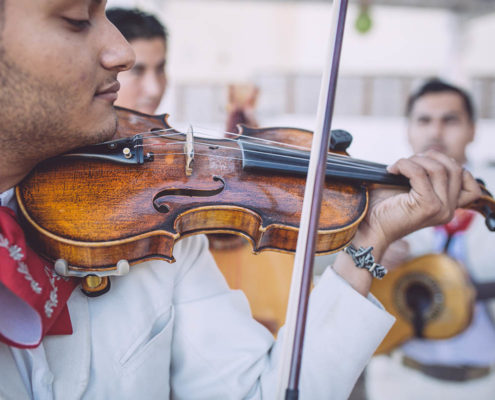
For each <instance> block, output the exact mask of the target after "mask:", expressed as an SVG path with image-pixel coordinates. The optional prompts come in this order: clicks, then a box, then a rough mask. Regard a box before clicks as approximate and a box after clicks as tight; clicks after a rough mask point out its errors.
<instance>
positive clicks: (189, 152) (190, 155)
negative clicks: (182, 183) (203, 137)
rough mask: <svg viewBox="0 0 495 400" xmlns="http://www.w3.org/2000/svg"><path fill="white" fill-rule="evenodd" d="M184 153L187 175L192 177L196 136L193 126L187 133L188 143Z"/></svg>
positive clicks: (185, 145)
mask: <svg viewBox="0 0 495 400" xmlns="http://www.w3.org/2000/svg"><path fill="white" fill-rule="evenodd" d="M184 153H185V154H186V175H187V176H191V175H192V164H193V161H194V135H193V128H192V126H190V127H189V129H188V131H187V132H186V143H185V144H184Z"/></svg>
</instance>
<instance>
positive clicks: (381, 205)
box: [334, 151, 481, 295]
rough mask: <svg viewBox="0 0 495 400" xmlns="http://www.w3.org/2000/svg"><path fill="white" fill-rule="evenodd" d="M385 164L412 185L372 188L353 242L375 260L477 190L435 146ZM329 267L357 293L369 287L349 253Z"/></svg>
mask: <svg viewBox="0 0 495 400" xmlns="http://www.w3.org/2000/svg"><path fill="white" fill-rule="evenodd" d="M388 170H389V172H391V173H394V174H402V175H404V176H406V177H407V178H409V181H410V184H411V189H410V190H409V191H408V192H404V191H399V190H397V189H388V188H379V189H375V190H373V191H372V192H371V198H370V206H369V210H368V214H367V216H366V218H365V219H364V220H363V222H362V223H361V224H360V226H359V229H358V232H357V234H356V236H355V237H354V239H353V241H352V243H353V245H354V247H356V248H358V247H360V246H363V247H368V246H373V248H374V250H373V255H374V257H375V261H376V262H379V261H380V260H381V257H382V255H383V252H384V251H385V249H386V248H387V247H388V245H389V244H390V243H392V242H393V241H395V240H398V239H400V238H401V237H403V236H405V235H407V234H409V233H411V232H414V231H416V230H419V229H421V228H424V227H427V226H434V225H440V224H444V223H446V222H448V221H450V220H451V219H452V217H453V215H454V210H455V209H456V208H460V207H463V206H465V205H467V204H469V203H470V202H472V201H474V200H476V199H477V198H479V197H480V196H481V191H480V188H479V185H478V184H477V182H476V181H475V180H474V178H473V177H472V175H471V174H470V173H469V172H467V171H466V170H464V169H462V167H461V166H459V164H457V163H456V162H455V161H454V160H452V159H451V158H449V157H447V156H445V155H444V154H441V153H438V152H435V151H428V152H427V153H424V154H419V155H414V156H412V157H410V158H408V159H401V160H399V161H397V162H396V163H395V164H393V165H391V166H390V167H389V168H388ZM351 266H352V268H350V267H351ZM385 267H386V266H385ZM334 269H335V270H336V271H337V273H339V274H340V275H341V276H343V277H344V279H346V280H348V281H349V283H350V284H351V285H352V286H353V287H354V288H355V289H356V290H358V291H359V292H360V293H362V294H364V295H366V294H367V293H368V291H369V287H370V285H371V275H370V274H369V272H368V271H366V270H360V269H358V268H356V267H355V266H354V263H353V261H352V259H351V257H350V256H349V255H347V254H340V255H339V257H338V258H337V260H336V262H335V264H334Z"/></svg>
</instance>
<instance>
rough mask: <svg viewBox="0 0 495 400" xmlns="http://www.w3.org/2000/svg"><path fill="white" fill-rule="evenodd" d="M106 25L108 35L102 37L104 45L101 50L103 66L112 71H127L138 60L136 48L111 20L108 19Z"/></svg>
mask: <svg viewBox="0 0 495 400" xmlns="http://www.w3.org/2000/svg"><path fill="white" fill-rule="evenodd" d="M106 25H107V26H106V35H102V36H103V37H102V38H101V40H102V43H103V47H102V50H101V52H100V63H101V65H102V66H103V68H105V69H108V70H111V71H115V72H122V71H126V70H128V69H130V68H131V67H132V66H133V65H134V62H135V61H136V55H135V54H134V50H132V47H131V45H130V44H129V42H128V41H127V40H126V39H125V38H124V36H122V34H121V33H120V32H119V30H118V29H117V28H116V27H115V26H114V25H113V24H112V23H111V22H110V21H108V20H106Z"/></svg>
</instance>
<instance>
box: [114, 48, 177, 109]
mask: <svg viewBox="0 0 495 400" xmlns="http://www.w3.org/2000/svg"><path fill="white" fill-rule="evenodd" d="M130 43H131V46H132V48H133V50H134V53H135V54H136V63H135V64H134V66H133V67H132V68H131V69H130V70H129V71H126V72H123V73H121V74H120V75H119V81H120V84H121V89H120V93H119V99H118V100H117V103H116V104H117V105H119V106H122V107H126V108H130V109H132V110H137V111H140V112H143V113H146V114H154V113H155V111H156V109H157V108H158V105H159V104H160V101H161V99H162V96H163V93H164V92H165V86H166V84H167V77H166V74H165V64H166V52H167V46H166V43H165V41H164V40H163V39H162V38H152V39H136V40H132V41H131V42H130Z"/></svg>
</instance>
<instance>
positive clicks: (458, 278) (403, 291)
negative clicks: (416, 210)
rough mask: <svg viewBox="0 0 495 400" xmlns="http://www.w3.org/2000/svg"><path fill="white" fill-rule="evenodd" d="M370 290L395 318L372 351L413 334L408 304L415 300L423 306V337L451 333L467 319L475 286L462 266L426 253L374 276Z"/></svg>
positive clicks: (385, 349) (380, 351)
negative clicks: (377, 278) (380, 275)
mask: <svg viewBox="0 0 495 400" xmlns="http://www.w3.org/2000/svg"><path fill="white" fill-rule="evenodd" d="M371 292H372V293H373V295H374V296H375V297H376V298H377V299H378V300H379V301H380V302H381V303H382V304H383V306H384V307H385V308H386V310H387V311H388V312H390V313H391V314H392V315H394V317H395V318H396V322H395V324H394V325H393V327H392V329H391V330H390V332H389V333H388V335H387V336H386V337H385V339H384V340H383V342H382V343H381V344H380V346H379V347H378V349H377V351H376V353H375V354H383V353H388V352H390V351H391V350H393V349H394V348H395V347H397V346H399V345H400V344H402V343H403V342H405V341H406V340H408V339H411V338H413V337H414V336H416V335H415V329H414V323H413V320H414V313H413V308H412V305H413V304H417V302H418V301H420V302H421V305H422V307H423V312H422V315H423V322H424V323H423V329H422V334H423V338H425V339H446V338H449V337H452V336H455V335H457V334H459V333H460V332H462V331H463V330H464V329H465V328H466V327H467V326H468V325H469V324H470V322H471V318H472V313H473V307H474V301H475V289H474V287H473V285H472V284H471V283H470V281H469V278H468V277H467V275H466V272H465V270H464V268H463V267H462V266H461V265H460V264H459V263H458V262H457V261H456V260H454V259H452V258H451V257H449V256H447V255H445V254H426V255H424V256H421V257H418V258H414V259H412V260H410V261H408V262H406V263H405V264H403V265H401V266H399V267H398V268H397V269H395V270H393V271H392V272H390V273H389V274H387V275H386V276H385V277H384V278H383V279H382V280H375V281H374V282H373V285H372V287H371ZM414 302H416V303H414Z"/></svg>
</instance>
